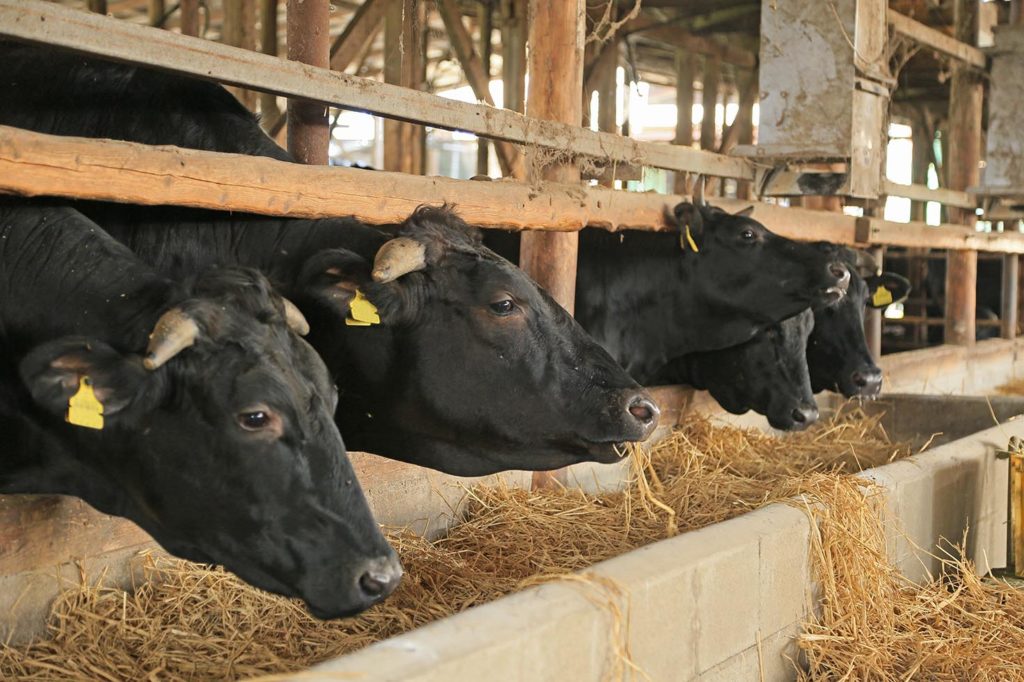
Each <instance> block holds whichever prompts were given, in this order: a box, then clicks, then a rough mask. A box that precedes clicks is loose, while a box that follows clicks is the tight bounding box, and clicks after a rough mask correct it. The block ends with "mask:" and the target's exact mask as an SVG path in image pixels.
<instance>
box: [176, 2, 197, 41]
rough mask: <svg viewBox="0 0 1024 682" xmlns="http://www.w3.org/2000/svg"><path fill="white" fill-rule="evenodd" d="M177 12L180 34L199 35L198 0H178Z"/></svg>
mask: <svg viewBox="0 0 1024 682" xmlns="http://www.w3.org/2000/svg"><path fill="white" fill-rule="evenodd" d="M180 1H181V5H180V6H179V9H178V12H179V13H180V19H181V34H182V35H186V36H198V35H199V0H180Z"/></svg>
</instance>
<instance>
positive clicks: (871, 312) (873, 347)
mask: <svg viewBox="0 0 1024 682" xmlns="http://www.w3.org/2000/svg"><path fill="white" fill-rule="evenodd" d="M867 251H868V252H869V253H870V254H871V255H872V256H874V258H875V262H877V263H878V265H879V267H881V265H882V258H883V254H884V252H883V250H882V247H880V246H875V247H872V248H870V249H867ZM864 336H865V337H866V338H867V342H868V351H870V352H871V357H872V358H874V359H875V362H878V360H879V358H881V357H882V311H881V310H878V309H877V308H866V309H865V310H864Z"/></svg>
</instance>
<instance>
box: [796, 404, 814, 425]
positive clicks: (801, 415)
mask: <svg viewBox="0 0 1024 682" xmlns="http://www.w3.org/2000/svg"><path fill="white" fill-rule="evenodd" d="M792 417H793V421H794V422H795V423H797V424H803V425H804V426H809V425H811V424H813V423H814V422H816V421H818V408H817V407H815V406H812V405H804V406H803V407H796V408H794V409H793V414H792Z"/></svg>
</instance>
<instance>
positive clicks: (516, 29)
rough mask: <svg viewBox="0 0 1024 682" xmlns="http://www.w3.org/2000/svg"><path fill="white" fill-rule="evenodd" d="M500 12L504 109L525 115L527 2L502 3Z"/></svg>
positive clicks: (524, 0) (504, 1)
mask: <svg viewBox="0 0 1024 682" xmlns="http://www.w3.org/2000/svg"><path fill="white" fill-rule="evenodd" d="M501 10H502V11H501V79H502V84H503V88H504V93H503V94H504V100H505V102H504V104H505V108H506V109H508V110H510V111H514V112H516V113H519V114H522V113H524V112H525V111H526V35H527V16H528V12H529V8H528V6H527V0H502V3H501ZM520 179H522V178H520Z"/></svg>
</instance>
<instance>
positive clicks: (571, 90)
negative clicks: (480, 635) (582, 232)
mask: <svg viewBox="0 0 1024 682" xmlns="http://www.w3.org/2000/svg"><path fill="white" fill-rule="evenodd" d="M584 5H585V3H584V0H561V1H560V2H549V1H548V0H530V56H529V59H530V83H529V94H528V97H527V107H528V108H527V114H528V115H529V116H531V117H533V118H539V119H546V120H552V121H560V122H562V123H568V124H569V125H575V126H578V125H580V122H581V120H582V116H583V110H582V106H581V105H582V101H581V98H580V92H582V90H583V49H584V29H585V23H584V9H585V7H584ZM532 153H537V152H536V151H532ZM541 153H542V152H541ZM542 158H543V157H542ZM539 160H540V159H534V163H530V164H529V166H530V173H531V174H533V173H537V172H538V171H539V173H540V177H532V178H530V179H531V180H532V181H533V182H536V181H539V180H551V181H555V182H560V183H566V184H575V183H578V182H579V180H580V171H579V168H577V167H576V166H575V165H574V164H572V163H564V162H562V163H552V164H548V165H545V166H543V167H542V168H538V166H539V164H538V163H536V162H537V161H539ZM578 245H579V234H578V233H576V232H540V231H526V232H524V233H523V236H522V247H521V251H520V259H519V264H520V266H521V267H522V268H523V270H525V271H526V272H527V274H529V275H530V276H531V277H533V279H535V280H536V281H537V282H538V283H539V284H540V285H541V286H542V287H544V288H545V289H547V290H548V292H549V293H550V294H551V295H552V296H553V297H554V299H555V300H556V301H558V303H559V304H560V305H562V306H563V307H564V308H565V309H566V310H568V311H569V312H570V313H571V312H572V311H573V307H574V303H575V300H576V255H577V249H578ZM558 473H560V474H561V477H559V476H558ZM558 473H556V474H550V473H535V474H534V478H533V484H534V486H545V485H551V484H552V483H553V481H554V480H563V481H564V480H565V473H564V471H562V472H558Z"/></svg>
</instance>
